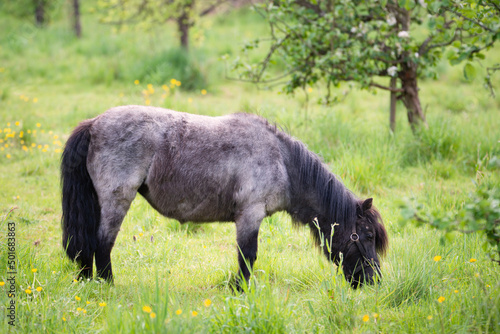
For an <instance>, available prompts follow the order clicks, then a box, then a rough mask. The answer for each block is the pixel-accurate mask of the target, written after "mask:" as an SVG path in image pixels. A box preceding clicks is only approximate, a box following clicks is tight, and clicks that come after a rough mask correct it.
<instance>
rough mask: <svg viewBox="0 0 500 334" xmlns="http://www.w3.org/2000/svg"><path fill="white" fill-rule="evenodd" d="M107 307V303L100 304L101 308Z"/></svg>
mask: <svg viewBox="0 0 500 334" xmlns="http://www.w3.org/2000/svg"><path fill="white" fill-rule="evenodd" d="M106 305H107V304H106V303H105V302H102V303H99V306H100V307H104V306H106Z"/></svg>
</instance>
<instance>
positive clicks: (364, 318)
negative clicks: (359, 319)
mask: <svg viewBox="0 0 500 334" xmlns="http://www.w3.org/2000/svg"><path fill="white" fill-rule="evenodd" d="M368 320H370V316H369V315H368V314H365V315H364V316H363V322H367V321H368Z"/></svg>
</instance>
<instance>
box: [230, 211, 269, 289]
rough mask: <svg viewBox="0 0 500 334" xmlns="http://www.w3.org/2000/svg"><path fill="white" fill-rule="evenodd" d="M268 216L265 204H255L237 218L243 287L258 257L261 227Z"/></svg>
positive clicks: (240, 272) (238, 283)
mask: <svg viewBox="0 0 500 334" xmlns="http://www.w3.org/2000/svg"><path fill="white" fill-rule="evenodd" d="M265 216H266V214H265V208H264V206H261V205H259V206H253V207H251V208H248V209H245V210H244V211H243V212H242V213H241V214H240V215H238V217H237V219H236V241H237V243H238V265H239V273H238V276H237V277H238V281H237V288H238V290H240V291H241V290H242V289H241V285H242V280H245V281H246V282H247V283H248V280H249V278H250V274H251V272H252V269H253V264H254V262H255V260H256V259H257V248H258V236H259V228H260V223H261V222H262V219H264V217H265Z"/></svg>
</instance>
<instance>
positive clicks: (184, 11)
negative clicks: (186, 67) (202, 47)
mask: <svg viewBox="0 0 500 334" xmlns="http://www.w3.org/2000/svg"><path fill="white" fill-rule="evenodd" d="M193 6H194V0H191V1H187V2H186V3H185V4H184V5H182V8H181V12H180V15H179V16H178V17H177V28H178V29H179V37H180V43H181V47H182V48H183V49H184V50H186V51H187V50H188V48H189V28H190V27H191V21H190V15H191V10H192V8H193Z"/></svg>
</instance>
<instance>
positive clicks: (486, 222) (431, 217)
mask: <svg viewBox="0 0 500 334" xmlns="http://www.w3.org/2000/svg"><path fill="white" fill-rule="evenodd" d="M490 161H491V160H490ZM491 162H492V163H498V162H499V160H498V158H497V157H493V158H492V161H491ZM402 216H403V219H404V221H403V223H405V222H406V221H411V222H412V223H414V224H415V225H416V226H422V225H426V226H430V227H432V228H434V229H437V230H441V231H444V232H446V233H447V234H446V236H448V237H451V233H452V232H461V233H476V232H477V233H480V234H483V235H484V238H485V241H484V245H483V250H484V251H486V252H488V251H491V249H493V251H492V252H491V253H488V254H489V255H490V257H491V259H492V260H493V261H495V262H498V264H500V187H499V186H498V184H494V183H490V182H486V181H484V182H482V183H479V184H477V186H476V190H475V193H473V194H472V195H471V196H470V198H469V200H468V201H467V202H466V203H465V204H464V205H463V207H462V208H461V209H460V210H458V212H456V213H450V212H447V213H442V212H439V211H436V210H430V211H428V210H426V209H425V208H424V206H423V205H421V204H418V203H417V204H409V203H408V204H405V205H404V206H402ZM443 240H444V239H443ZM488 244H489V246H490V247H491V248H490V247H488ZM495 252H496V254H495Z"/></svg>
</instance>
